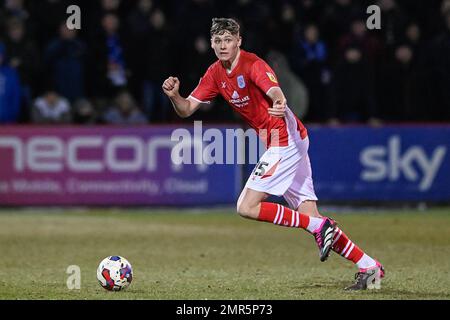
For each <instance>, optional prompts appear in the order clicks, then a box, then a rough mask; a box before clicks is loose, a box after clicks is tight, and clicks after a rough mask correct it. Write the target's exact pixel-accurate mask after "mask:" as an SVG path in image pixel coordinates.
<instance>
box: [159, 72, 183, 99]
mask: <svg viewBox="0 0 450 320" xmlns="http://www.w3.org/2000/svg"><path fill="white" fill-rule="evenodd" d="M162 88H163V91H164V93H165V94H166V95H167V96H168V97H169V98H171V97H174V96H176V95H177V94H178V90H179V89H180V80H178V78H177V77H169V78H167V79H166V80H165V81H164V82H163V85H162Z"/></svg>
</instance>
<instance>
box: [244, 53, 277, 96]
mask: <svg viewBox="0 0 450 320" xmlns="http://www.w3.org/2000/svg"><path fill="white" fill-rule="evenodd" d="M250 78H251V80H252V81H253V82H254V83H255V85H256V86H257V87H258V88H260V89H261V90H262V91H264V93H265V94H267V93H268V92H269V90H270V89H272V88H279V87H280V85H279V83H278V79H277V76H276V75H275V72H273V70H272V68H271V67H269V65H268V64H267V63H266V62H264V61H263V60H258V61H256V62H255V63H254V64H253V66H252V69H251V72H250Z"/></svg>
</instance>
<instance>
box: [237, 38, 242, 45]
mask: <svg viewBox="0 0 450 320" xmlns="http://www.w3.org/2000/svg"><path fill="white" fill-rule="evenodd" d="M241 44H242V37H241V36H239V40H238V43H237V46H238V47H240V46H241Z"/></svg>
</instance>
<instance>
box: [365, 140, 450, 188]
mask: <svg viewBox="0 0 450 320" xmlns="http://www.w3.org/2000/svg"><path fill="white" fill-rule="evenodd" d="M446 152H447V148H446V147H445V146H438V147H437V148H435V149H434V150H433V153H432V154H431V155H428V154H427V153H426V152H425V150H424V149H423V148H422V147H420V146H411V147H410V148H408V149H406V150H404V151H403V152H402V147H401V140H400V137H399V136H392V137H391V138H390V139H389V140H388V143H387V147H386V146H371V147H368V148H365V149H363V150H362V152H361V154H360V161H361V164H362V166H363V167H364V170H363V171H362V172H361V178H362V179H363V180H364V181H367V182H378V181H383V180H386V179H387V180H389V181H398V180H399V179H401V177H402V175H403V176H404V177H405V179H406V180H408V181H411V182H417V183H419V185H418V186H419V190H420V191H422V192H424V191H428V190H429V189H430V188H431V186H432V185H433V182H434V180H435V178H436V175H437V173H438V172H439V169H440V168H441V166H442V163H443V161H444V158H445V155H446Z"/></svg>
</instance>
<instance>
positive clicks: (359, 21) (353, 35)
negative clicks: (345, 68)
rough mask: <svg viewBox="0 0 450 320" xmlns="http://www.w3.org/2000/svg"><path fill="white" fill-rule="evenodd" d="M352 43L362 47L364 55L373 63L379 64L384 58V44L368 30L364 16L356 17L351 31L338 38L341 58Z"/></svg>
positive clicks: (351, 25)
mask: <svg viewBox="0 0 450 320" xmlns="http://www.w3.org/2000/svg"><path fill="white" fill-rule="evenodd" d="M350 45H356V46H358V47H359V48H361V52H362V54H363V56H364V57H365V59H366V60H367V62H368V63H370V64H372V65H377V64H378V63H379V62H380V59H381V58H382V54H383V46H382V44H381V42H380V41H379V40H378V38H377V37H376V36H374V35H373V33H370V32H368V29H367V26H366V22H365V20H364V18H362V17H355V18H354V19H353V20H352V22H351V24H350V29H349V32H348V33H346V34H344V35H343V36H342V37H341V38H339V39H338V52H339V58H341V57H342V55H343V54H344V52H345V51H346V49H347V48H348V47H349V46H350Z"/></svg>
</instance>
